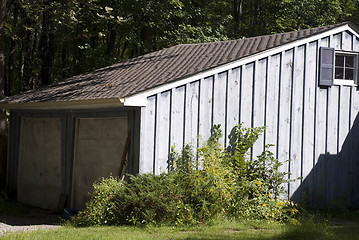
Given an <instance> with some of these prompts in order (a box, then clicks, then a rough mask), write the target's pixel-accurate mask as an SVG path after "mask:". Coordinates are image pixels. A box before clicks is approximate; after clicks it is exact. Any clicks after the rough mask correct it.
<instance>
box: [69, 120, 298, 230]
mask: <svg viewBox="0 0 359 240" xmlns="http://www.w3.org/2000/svg"><path fill="white" fill-rule="evenodd" d="M264 130H265V128H264V127H260V128H243V126H242V124H239V125H238V126H236V127H234V128H233V129H232V131H231V134H230V136H229V140H230V141H229V145H228V147H227V148H226V149H224V150H223V148H222V146H221V144H220V139H221V138H222V132H221V129H220V125H214V126H213V129H212V135H211V137H210V138H209V139H208V140H207V141H206V142H205V144H204V145H203V146H202V147H200V148H198V149H196V152H195V151H194V150H193V149H192V148H191V146H190V145H188V144H186V145H184V147H183V148H182V150H181V151H180V152H178V151H177V150H176V149H175V148H174V147H173V148H172V151H171V154H170V155H169V160H168V163H169V171H168V173H162V174H160V175H153V174H141V175H136V176H132V175H130V176H129V179H130V181H129V183H128V182H124V181H121V180H119V179H118V178H114V177H109V178H106V179H101V180H100V181H99V182H97V183H95V184H94V191H93V193H92V195H91V199H90V201H89V202H88V203H87V205H86V209H85V210H84V211H82V212H80V214H79V215H78V216H77V217H75V218H74V220H73V221H74V223H75V225H77V226H88V225H119V224H131V225H142V224H149V223H150V224H159V223H161V224H162V223H172V224H173V223H174V224H195V223H203V222H210V221H213V220H214V219H217V218H219V217H220V218H239V219H242V218H245V219H268V220H275V221H288V220H292V219H294V218H293V217H294V216H295V215H296V213H297V212H298V210H297V209H298V207H297V206H296V205H295V204H294V203H292V202H291V201H285V200H282V199H280V197H279V196H280V194H281V193H282V192H283V184H284V183H286V182H287V180H286V179H285V176H286V173H283V172H280V171H279V169H280V166H281V164H282V163H281V162H279V161H278V160H277V159H275V158H274V156H273V153H272V152H270V151H269V148H270V147H271V145H268V146H266V148H265V150H264V151H263V152H262V153H261V154H260V155H259V156H258V157H255V158H253V157H252V156H251V155H250V154H249V150H250V149H251V148H252V147H253V144H254V143H255V142H256V140H257V139H258V137H259V136H260V134H262V133H263V132H264Z"/></svg>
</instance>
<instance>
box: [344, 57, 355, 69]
mask: <svg viewBox="0 0 359 240" xmlns="http://www.w3.org/2000/svg"><path fill="white" fill-rule="evenodd" d="M345 67H351V68H354V56H346V57H345Z"/></svg>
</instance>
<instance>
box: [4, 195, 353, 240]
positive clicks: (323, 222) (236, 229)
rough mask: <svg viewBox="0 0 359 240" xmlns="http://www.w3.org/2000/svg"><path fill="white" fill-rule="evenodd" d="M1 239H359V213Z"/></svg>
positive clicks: (69, 230) (23, 209) (7, 208)
mask: <svg viewBox="0 0 359 240" xmlns="http://www.w3.org/2000/svg"><path fill="white" fill-rule="evenodd" d="M29 211H30V212H31V211H35V212H36V211H38V210H36V209H33V208H31V207H29V206H25V205H23V204H19V203H16V202H12V201H6V202H4V201H0V216H1V215H10V216H17V217H20V218H21V216H26V215H27V214H28V213H29ZM0 239H75V240H76V239H86V240H87V239H126V240H137V239H168V240H169V239H172V240H177V239H189V240H191V239H193V240H196V239H224V240H225V239H229V240H231V239H249V240H259V239H262V240H271V239H273V240H274V239H278V240H281V239H283V240H284V239H288V240H289V239H290V240H296V239H298V240H299V239H323V240H324V239H325V240H330V239H340V240H353V239H354V240H355V239H358V240H359V212H358V211H356V212H348V211H343V212H338V213H333V212H331V213H320V214H313V215H312V216H311V217H309V218H307V219H305V220H301V224H296V225H293V224H280V223H275V222H266V221H241V222H235V221H219V222H217V223H215V224H213V225H200V226H194V227H181V226H177V227H171V226H161V227H156V226H146V227H126V226H121V227H88V228H75V227H72V226H71V225H70V224H65V226H64V227H62V228H59V229H56V230H48V231H43V230H41V231H34V232H26V233H11V234H10V233H9V234H5V235H3V236H0Z"/></svg>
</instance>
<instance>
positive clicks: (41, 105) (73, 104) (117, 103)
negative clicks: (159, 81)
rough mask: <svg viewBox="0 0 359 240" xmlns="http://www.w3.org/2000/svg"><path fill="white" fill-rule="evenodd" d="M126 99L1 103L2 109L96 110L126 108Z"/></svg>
mask: <svg viewBox="0 0 359 240" xmlns="http://www.w3.org/2000/svg"><path fill="white" fill-rule="evenodd" d="M124 103H125V99H124V98H106V99H88V100H76V101H55V102H24V103H0V108H1V109H95V108H113V107H123V106H125V104H124Z"/></svg>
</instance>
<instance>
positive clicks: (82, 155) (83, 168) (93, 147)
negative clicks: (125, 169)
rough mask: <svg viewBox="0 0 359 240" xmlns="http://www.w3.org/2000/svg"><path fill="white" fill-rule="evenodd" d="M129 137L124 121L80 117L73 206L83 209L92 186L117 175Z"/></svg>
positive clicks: (77, 128) (124, 118)
mask: <svg viewBox="0 0 359 240" xmlns="http://www.w3.org/2000/svg"><path fill="white" fill-rule="evenodd" d="M127 134H128V127H127V118H126V117H114V118H91V119H89V118H81V119H77V121H76V130H75V153H74V154H75V157H74V167H73V178H72V179H73V185H72V190H73V192H72V204H71V205H72V207H73V208H76V209H83V208H84V206H85V202H86V201H87V200H88V199H89V194H88V193H89V192H91V191H92V184H93V183H94V182H95V181H97V180H98V179H99V178H101V177H107V176H109V175H110V174H112V175H113V176H117V174H118V171H119V167H120V161H121V157H122V152H123V149H124V146H125V142H126V137H127Z"/></svg>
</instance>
